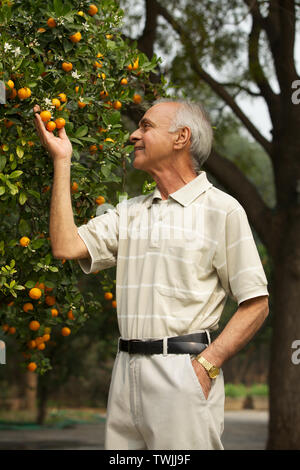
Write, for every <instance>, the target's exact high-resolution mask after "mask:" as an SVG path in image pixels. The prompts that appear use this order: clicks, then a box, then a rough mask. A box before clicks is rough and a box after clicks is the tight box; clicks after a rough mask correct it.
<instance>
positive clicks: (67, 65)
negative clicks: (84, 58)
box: [58, 62, 73, 96]
mask: <svg viewBox="0 0 300 470" xmlns="http://www.w3.org/2000/svg"><path fill="white" fill-rule="evenodd" d="M61 68H62V69H63V70H64V71H65V72H70V70H72V68H73V64H72V63H71V62H63V63H62V66H61ZM58 96H59V95H58Z"/></svg>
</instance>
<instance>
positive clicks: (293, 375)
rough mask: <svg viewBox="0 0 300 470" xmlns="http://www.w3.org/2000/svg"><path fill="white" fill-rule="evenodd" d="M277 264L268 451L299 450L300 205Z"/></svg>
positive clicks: (283, 239)
mask: <svg viewBox="0 0 300 470" xmlns="http://www.w3.org/2000/svg"><path fill="white" fill-rule="evenodd" d="M277 251H278V253H277V256H276V259H275V260H274V279H273V283H272V291H273V292H272V296H273V309H272V313H273V337H272V346H271V360H270V368H269V384H270V397H269V403H270V421H269V438H268V443H267V449H276V450H281V449H285V450H296V449H297V450H298V449H300V407H299V406H297V404H298V402H299V392H300V364H299V365H297V364H293V362H292V353H293V351H294V350H293V349H292V343H293V341H295V340H296V339H298V340H300V315H299V305H300V205H294V206H293V208H292V209H290V210H288V217H287V219H286V224H285V227H284V230H283V231H282V234H281V243H280V246H279V249H278V250H277Z"/></svg>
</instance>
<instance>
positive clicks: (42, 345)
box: [37, 343, 46, 351]
mask: <svg viewBox="0 0 300 470" xmlns="http://www.w3.org/2000/svg"><path fill="white" fill-rule="evenodd" d="M45 347H46V345H45V343H40V344H38V347H37V348H38V349H39V350H40V351H43V350H44V349H45Z"/></svg>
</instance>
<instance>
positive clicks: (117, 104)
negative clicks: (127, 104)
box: [113, 101, 122, 109]
mask: <svg viewBox="0 0 300 470" xmlns="http://www.w3.org/2000/svg"><path fill="white" fill-rule="evenodd" d="M113 108H114V109H121V108H122V103H121V101H115V102H114V103H113Z"/></svg>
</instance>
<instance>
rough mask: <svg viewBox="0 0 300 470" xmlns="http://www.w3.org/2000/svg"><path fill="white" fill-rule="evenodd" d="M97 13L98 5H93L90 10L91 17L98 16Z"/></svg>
mask: <svg viewBox="0 0 300 470" xmlns="http://www.w3.org/2000/svg"><path fill="white" fill-rule="evenodd" d="M97 12H98V8H97V7H96V5H94V4H91V5H90V6H89V9H88V14H89V15H91V16H94V15H96V13H97Z"/></svg>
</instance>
